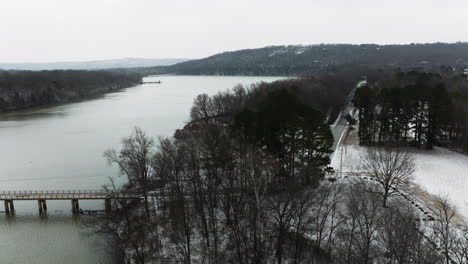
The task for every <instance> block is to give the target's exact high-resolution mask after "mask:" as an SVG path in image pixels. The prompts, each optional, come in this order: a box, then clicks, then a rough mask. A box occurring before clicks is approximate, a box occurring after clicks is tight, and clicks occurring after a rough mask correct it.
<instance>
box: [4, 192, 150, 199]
mask: <svg viewBox="0 0 468 264" xmlns="http://www.w3.org/2000/svg"><path fill="white" fill-rule="evenodd" d="M139 198H141V196H140V195H138V194H135V193H115V192H107V191H102V190H49V191H42V190H41V191H39V190H33V191H0V201H2V200H72V199H79V200H104V199H139Z"/></svg>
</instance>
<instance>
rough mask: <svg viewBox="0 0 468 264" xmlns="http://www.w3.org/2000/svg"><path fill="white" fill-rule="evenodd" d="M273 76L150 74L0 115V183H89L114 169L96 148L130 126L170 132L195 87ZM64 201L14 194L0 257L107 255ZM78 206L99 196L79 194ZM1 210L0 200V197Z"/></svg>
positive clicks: (83, 258) (86, 259)
mask: <svg viewBox="0 0 468 264" xmlns="http://www.w3.org/2000/svg"><path fill="white" fill-rule="evenodd" d="M277 79H279V78H278V77H211V76H210V77H207V76H153V77H147V78H145V81H158V80H160V81H161V82H162V83H161V84H142V85H138V86H135V87H131V88H127V89H123V90H120V91H118V92H114V93H108V94H105V95H102V96H99V97H96V98H92V99H89V100H85V101H80V102H75V103H70V104H65V105H59V106H54V107H47V108H40V109H34V110H27V111H21V112H14V113H7V114H1V115H0V190H80V189H81V190H89V189H99V188H101V186H102V185H103V184H106V183H108V177H110V176H116V175H117V174H118V173H117V170H116V169H115V168H113V167H109V166H108V165H107V164H106V161H105V159H104V158H103V156H102V153H103V152H104V151H105V150H106V149H108V148H118V147H119V144H120V139H121V138H122V137H124V136H127V135H129V134H130V133H131V131H132V128H133V127H135V126H138V127H141V128H142V129H143V130H145V131H146V132H147V134H148V135H150V136H152V137H154V138H156V137H158V136H171V135H172V134H173V133H174V131H175V129H177V128H181V127H183V125H184V122H185V121H187V120H188V118H189V113H190V107H191V105H192V102H193V99H194V98H195V96H196V95H198V94H201V93H207V94H210V95H211V94H215V93H216V92H218V91H224V90H227V89H231V88H232V87H234V86H235V85H237V84H244V85H248V84H251V83H256V82H259V81H267V82H269V81H274V80H277ZM69 203H70V202H69V201H48V202H47V205H48V212H49V214H48V216H47V217H39V215H38V213H37V211H38V210H37V202H36V201H24V202H15V209H16V215H15V216H6V215H5V214H3V213H2V214H0V263H2V264H3V263H15V264H23V263H37V264H41V263H44V264H50V263H71V264H75V263H76V264H78V263H80V264H81V263H83V264H85V263H86V264H89V263H114V262H115V261H116V260H115V258H114V257H113V252H112V247H111V246H110V245H109V244H108V242H107V240H106V239H105V238H104V237H102V236H96V235H92V234H91V232H90V230H89V229H87V228H85V227H83V225H82V220H80V219H79V217H78V218H76V217H73V216H71V213H70V210H71V205H70V204H69ZM80 207H81V208H83V209H103V202H100V201H80ZM0 208H1V209H0V210H3V203H2V204H0Z"/></svg>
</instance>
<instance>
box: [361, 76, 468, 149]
mask: <svg viewBox="0 0 468 264" xmlns="http://www.w3.org/2000/svg"><path fill="white" fill-rule="evenodd" d="M440 72H441V73H425V72H416V71H409V72H397V73H394V72H383V71H382V72H373V73H371V74H369V75H368V85H367V86H365V87H362V88H359V89H358V90H357V91H356V94H355V98H354V102H355V105H356V107H357V108H358V109H359V122H360V123H359V138H360V144H361V145H386V144H395V145H399V146H415V147H418V148H428V149H431V148H432V147H433V146H434V145H438V146H445V147H450V148H454V149H458V150H463V151H468V80H467V76H465V75H462V74H458V73H456V72H454V71H453V69H451V68H445V70H441V71H440Z"/></svg>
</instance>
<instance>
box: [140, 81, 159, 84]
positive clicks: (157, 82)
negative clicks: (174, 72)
mask: <svg viewBox="0 0 468 264" xmlns="http://www.w3.org/2000/svg"><path fill="white" fill-rule="evenodd" d="M146 83H156V84H161V81H156V82H141V84H146Z"/></svg>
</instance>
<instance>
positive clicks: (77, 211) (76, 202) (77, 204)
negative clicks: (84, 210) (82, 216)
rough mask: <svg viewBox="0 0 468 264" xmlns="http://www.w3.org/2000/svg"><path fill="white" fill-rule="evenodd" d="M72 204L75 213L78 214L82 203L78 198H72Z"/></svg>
mask: <svg viewBox="0 0 468 264" xmlns="http://www.w3.org/2000/svg"><path fill="white" fill-rule="evenodd" d="M71 205H72V212H73V214H78V213H79V212H80V205H79V203H78V199H72V200H71Z"/></svg>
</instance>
